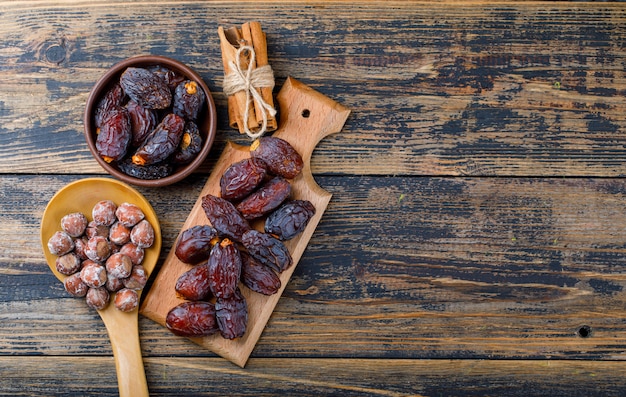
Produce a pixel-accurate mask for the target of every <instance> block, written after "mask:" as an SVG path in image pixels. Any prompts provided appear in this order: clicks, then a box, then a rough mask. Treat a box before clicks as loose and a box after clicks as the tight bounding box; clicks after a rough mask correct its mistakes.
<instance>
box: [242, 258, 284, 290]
mask: <svg viewBox="0 0 626 397" xmlns="http://www.w3.org/2000/svg"><path fill="white" fill-rule="evenodd" d="M241 282H242V283H243V285H245V286H246V287H248V288H250V289H251V290H252V291H255V292H258V293H260V294H263V295H274V294H275V293H277V292H278V290H279V289H280V286H281V282H280V278H279V277H278V275H277V274H276V273H275V272H274V271H273V270H272V269H270V268H269V267H267V266H265V265H264V264H262V263H261V262H259V261H257V260H256V259H254V258H253V257H252V256H250V255H249V254H248V253H246V252H244V251H242V252H241Z"/></svg>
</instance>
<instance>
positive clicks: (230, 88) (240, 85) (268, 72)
mask: <svg viewBox="0 0 626 397" xmlns="http://www.w3.org/2000/svg"><path fill="white" fill-rule="evenodd" d="M244 51H247V52H248V54H250V60H249V61H248V68H247V69H246V70H245V71H244V70H243V69H242V68H241V54H242V53H243V52H244ZM255 57H256V54H255V52H254V48H252V46H246V45H242V46H241V47H239V49H238V50H237V53H236V57H235V61H234V62H233V61H230V62H229V63H228V65H229V67H230V70H231V72H230V73H229V74H227V75H226V76H224V93H225V94H226V95H227V96H231V95H233V94H235V93H237V92H239V91H245V93H246V110H245V111H244V114H243V128H244V132H245V133H246V135H248V136H249V137H250V138H251V139H256V138H258V137H260V136H262V135H263V134H264V133H265V131H266V130H267V119H268V117H267V115H268V113H269V115H270V116H271V117H274V116H275V115H276V109H274V108H273V107H272V106H271V105H270V104H268V103H267V102H265V101H264V100H263V97H262V96H261V94H260V93H259V91H257V88H264V87H269V88H274V72H273V71H272V67H271V66H270V65H264V66H261V67H258V68H254V61H255ZM250 100H253V101H254V102H255V106H257V107H259V108H261V110H262V111H261V113H262V115H263V124H262V125H261V129H260V130H258V131H257V132H252V131H250V129H249V128H248V116H249V112H250V106H249V104H250Z"/></svg>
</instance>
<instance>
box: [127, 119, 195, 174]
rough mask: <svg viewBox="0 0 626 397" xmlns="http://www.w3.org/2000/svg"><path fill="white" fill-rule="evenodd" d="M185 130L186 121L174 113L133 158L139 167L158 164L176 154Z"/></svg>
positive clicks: (149, 137) (152, 133) (158, 126)
mask: <svg viewBox="0 0 626 397" xmlns="http://www.w3.org/2000/svg"><path fill="white" fill-rule="evenodd" d="M184 128H185V120H184V119H183V118H182V117H180V116H177V115H175V114H173V113H170V114H168V115H167V116H165V117H164V118H163V120H162V121H161V122H160V123H159V125H157V126H156V128H155V129H154V130H153V131H152V132H151V133H150V135H149V136H148V137H147V138H146V140H145V142H144V144H143V145H142V146H141V147H139V148H138V149H137V151H135V154H134V155H133V156H132V161H133V163H135V164H137V165H150V164H156V163H159V162H161V161H163V160H165V159H166V158H167V157H168V156H169V155H171V154H172V153H174V151H175V150H176V148H177V147H178V145H179V144H180V139H181V137H182V135H183V130H184Z"/></svg>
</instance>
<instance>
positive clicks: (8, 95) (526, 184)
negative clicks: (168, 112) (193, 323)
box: [0, 0, 626, 396]
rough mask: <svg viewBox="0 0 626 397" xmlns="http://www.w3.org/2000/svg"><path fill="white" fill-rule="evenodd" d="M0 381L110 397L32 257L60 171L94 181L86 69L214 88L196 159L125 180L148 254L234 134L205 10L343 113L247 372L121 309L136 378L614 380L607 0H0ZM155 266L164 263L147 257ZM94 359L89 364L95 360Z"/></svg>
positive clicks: (620, 137) (100, 361) (316, 386)
mask: <svg viewBox="0 0 626 397" xmlns="http://www.w3.org/2000/svg"><path fill="white" fill-rule="evenodd" d="M0 10H1V11H0V195H1V200H0V220H1V222H0V285H2V288H0V320H1V321H0V375H2V382H0V395H6V396H16V395H34V394H36V395H76V396H78V395H81V396H82V395H85V394H89V395H103V396H104V395H117V384H116V378H115V363H114V359H113V356H112V351H111V346H110V344H109V341H108V337H107V333H106V329H105V328H104V326H103V324H102V322H101V321H100V319H99V317H98V315H97V313H95V312H93V311H91V310H89V309H88V308H87V307H86V305H84V304H83V303H82V302H81V301H80V300H77V299H73V298H70V297H68V296H67V294H66V293H65V291H64V290H63V288H62V286H61V285H60V283H58V281H57V280H56V278H54V276H53V275H52V274H51V273H50V272H49V270H48V267H47V266H46V264H45V262H44V259H43V255H42V251H41V250H42V248H41V246H40V243H39V223H40V220H41V216H42V214H43V210H44V208H45V205H46V203H47V202H48V200H49V199H50V198H51V197H52V195H53V194H54V193H55V192H56V191H57V190H58V189H60V188H61V187H63V186H64V185H66V184H67V183H69V182H71V181H75V180H78V179H82V178H84V177H87V176H94V175H95V176H101V175H103V171H102V169H100V167H99V166H98V165H97V163H96V162H95V160H93V159H92V158H91V155H90V154H89V151H88V149H87V145H86V143H85V141H84V139H83V136H82V124H81V123H82V121H81V120H82V112H83V107H84V104H85V101H86V99H87V95H88V92H89V89H90V88H91V86H92V85H93V84H94V82H95V81H96V80H97V79H98V78H99V77H100V76H101V75H102V74H103V73H104V72H105V71H106V70H107V68H108V67H110V66H111V65H113V64H114V63H116V62H117V61H119V60H122V59H124V58H127V57H129V56H133V55H138V54H147V53H150V54H158V55H166V56H170V57H173V58H176V59H179V60H181V61H183V62H185V63H187V64H188V65H189V66H191V67H192V68H194V69H195V70H196V71H198V72H199V73H200V75H201V76H202V77H203V79H204V80H205V81H206V82H207V84H208V86H209V88H210V89H211V91H212V92H213V93H214V98H215V102H216V106H217V110H218V116H219V120H218V137H217V139H216V142H215V145H214V147H213V149H212V152H211V154H210V155H209V157H208V159H207V161H206V163H205V164H204V166H203V167H202V169H201V170H200V171H199V172H198V173H197V174H194V175H192V176H191V177H189V178H187V179H186V180H185V181H183V182H180V183H177V184H175V185H173V186H169V187H166V188H163V189H148V188H140V189H138V190H139V191H140V192H141V193H143V194H144V195H145V196H146V198H147V199H148V200H149V201H150V202H151V203H152V204H153V206H154V208H155V211H156V213H157V216H158V217H159V219H160V221H161V228H162V230H163V247H166V249H164V250H163V252H162V254H161V258H160V263H163V261H164V260H165V258H166V256H167V254H168V250H167V247H171V246H172V245H173V243H174V241H175V238H176V236H177V233H178V231H180V230H181V227H182V226H183V224H184V222H185V219H186V218H187V216H188V215H189V212H190V211H191V209H192V208H193V206H194V204H195V201H196V199H197V198H198V197H199V195H200V193H201V191H202V187H203V186H204V185H205V183H206V181H207V179H208V177H209V174H210V172H211V170H212V169H213V167H214V166H215V163H216V161H217V158H218V155H219V154H220V153H221V152H222V150H223V149H224V148H225V147H226V142H227V141H234V142H236V143H241V144H247V143H249V142H248V141H247V140H245V138H242V137H241V136H240V134H239V133H238V132H237V131H236V130H231V129H230V128H229V127H228V121H227V120H228V112H227V107H226V98H225V97H224V95H223V94H222V93H221V87H222V73H223V71H222V64H221V59H220V50H219V39H218V37H217V27H218V26H231V25H232V26H238V25H241V23H243V22H246V21H250V20H259V21H261V22H262V24H263V28H264V31H265V32H266V33H267V39H268V55H269V63H270V64H271V65H272V68H273V69H274V71H275V75H276V79H277V89H276V92H278V89H279V88H280V87H281V86H282V85H283V84H284V82H285V79H286V78H287V76H293V77H295V78H296V79H298V80H300V81H302V82H303V83H305V84H307V85H308V86H310V87H312V88H314V89H316V90H318V91H319V92H321V93H322V94H324V95H326V96H328V97H330V98H332V99H334V100H336V101H338V102H339V103H341V104H343V105H345V106H346V107H348V108H350V109H351V110H352V113H351V115H350V117H349V118H348V120H347V123H346V125H345V127H344V129H343V130H342V132H341V134H335V135H331V136H329V137H326V138H324V139H323V140H322V141H321V142H320V143H319V145H318V146H317V147H316V149H315V151H314V152H313V154H312V157H311V169H312V172H313V175H314V177H315V180H316V181H317V182H318V183H319V185H320V186H321V187H322V188H323V189H324V190H327V191H329V192H331V193H332V194H333V197H332V200H331V201H330V203H329V206H328V208H327V210H326V212H325V213H324V216H323V217H322V219H321V222H320V224H319V225H318V227H317V229H316V231H315V233H314V234H313V236H312V239H311V242H310V244H309V245H308V247H307V249H306V250H305V251H304V253H303V256H302V258H301V260H300V263H299V264H298V267H297V268H296V269H295V271H294V273H293V275H292V278H291V280H290V281H289V283H288V285H287V286H286V288H285V290H284V292H283V295H282V296H281V299H280V300H279V302H278V304H277V306H276V308H275V311H274V312H273V314H272V316H271V317H270V319H269V322H268V323H267V327H266V328H265V330H264V331H263V333H262V335H261V338H260V339H259V342H258V344H257V345H256V347H255V349H254V350H253V352H252V354H251V358H250V360H249V361H248V364H247V365H246V368H245V369H241V368H238V367H237V366H235V365H233V364H231V363H229V362H227V361H226V360H224V359H222V358H221V357H218V356H217V355H215V354H214V353H212V352H210V351H208V350H206V349H203V348H201V347H199V346H198V345H196V344H194V343H192V342H190V341H189V340H187V339H185V338H179V337H176V336H174V335H172V334H171V333H170V332H169V331H167V330H166V329H164V328H163V327H162V326H160V325H159V324H157V323H155V322H153V321H151V320H149V319H147V318H145V317H140V318H139V328H140V338H141V349H142V353H143V357H144V362H145V366H146V373H147V379H148V386H149V389H150V392H151V394H152V395H226V394H228V395H255V396H263V395H282V394H297V395H304V396H306V395H311V396H313V395H315V396H318V395H359V396H361V395H363V396H365V395H367V396H372V395H382V396H404V395H412V396H413V395H424V396H436V395H449V396H457V395H458V396H465V395H507V396H521V395H528V394H532V395H545V396H571V395H597V394H600V395H607V396H618V395H621V394H623V390H624V389H625V387H626V385H625V384H624V379H625V378H626V377H625V376H624V375H625V374H624V365H623V361H624V360H625V359H626V356H625V352H626V323H625V322H624V318H626V313H625V309H624V308H625V307H626V305H625V303H626V295H625V292H624V287H625V286H626V278H625V276H624V274H626V271H625V269H626V259H625V258H626V256H625V255H624V254H625V253H626V245H625V243H624V237H623V236H624V230H625V228H626V218H625V215H624V214H626V182H625V180H624V179H623V177H624V175H626V161H625V160H626V151H625V150H624V141H625V139H626V136H625V135H624V134H625V133H626V128H625V127H626V116H625V115H626V101H625V96H626V69H625V66H624V65H625V64H626V52H625V51H626V50H625V49H626V28H625V27H626V6H625V5H624V3H618V2H536V1H528V2H527V1H516V2H512V1H499V2H485V1H469V2H458V1H452V0H450V1H442V2H413V1H409V2H401V1H391V2H380V1H358V2H344V1H268V2H261V3H259V2H254V1H242V2H228V1H221V2H199V1H180V2H170V1H149V2H148V1H143V0H138V1H133V2H119V1H114V2H106V3H100V2H94V1H84V2H71V1H60V2H56V1H55V2H51V1H2V0H0ZM157 271H158V268H157ZM94 374H97V376H93V375H94Z"/></svg>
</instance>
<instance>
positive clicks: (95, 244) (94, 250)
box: [85, 236, 111, 262]
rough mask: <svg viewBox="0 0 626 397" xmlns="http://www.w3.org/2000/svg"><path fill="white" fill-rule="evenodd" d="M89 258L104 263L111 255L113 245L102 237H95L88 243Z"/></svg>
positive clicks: (86, 253)
mask: <svg viewBox="0 0 626 397" xmlns="http://www.w3.org/2000/svg"><path fill="white" fill-rule="evenodd" d="M85 255H87V258H89V259H91V260H92V261H95V262H104V261H105V260H106V259H107V258H108V257H109V255H111V244H110V243H109V240H107V239H106V238H105V237H102V236H94V237H92V238H90V239H89V241H87V249H86V250H85Z"/></svg>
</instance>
